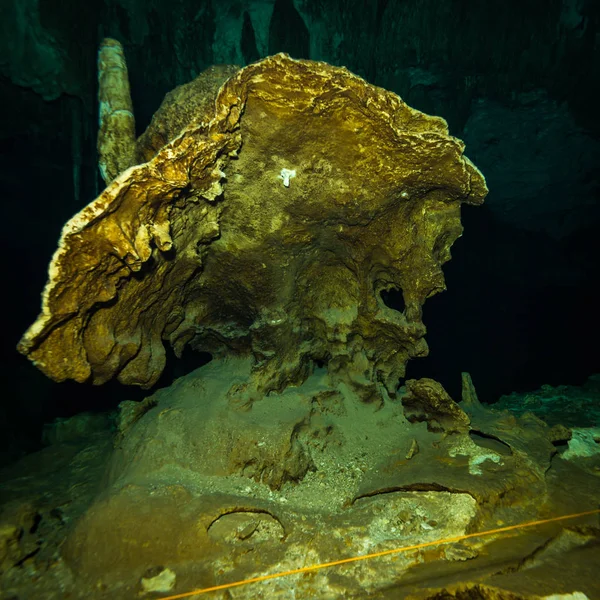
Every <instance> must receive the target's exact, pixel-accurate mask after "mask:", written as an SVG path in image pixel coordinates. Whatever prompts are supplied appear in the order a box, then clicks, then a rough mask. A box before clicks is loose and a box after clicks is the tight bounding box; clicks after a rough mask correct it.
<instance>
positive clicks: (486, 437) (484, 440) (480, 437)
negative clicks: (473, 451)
mask: <svg viewBox="0 0 600 600" xmlns="http://www.w3.org/2000/svg"><path fill="white" fill-rule="evenodd" d="M469 437H470V438H471V441H472V442H473V443H474V444H476V445H477V446H479V447H480V448H487V449H488V450H493V451H494V452H497V453H498V454H502V456H512V453H513V451H512V448H511V447H510V446H509V445H508V444H507V443H506V442H503V441H502V440H501V439H500V438H499V437H496V436H495V435H491V434H489V433H484V432H483V431H478V430H476V429H472V430H471V431H469Z"/></svg>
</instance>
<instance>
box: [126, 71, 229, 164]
mask: <svg viewBox="0 0 600 600" xmlns="http://www.w3.org/2000/svg"><path fill="white" fill-rule="evenodd" d="M239 70H240V67H237V66H235V65H214V66H211V67H208V69H205V70H204V71H202V73H200V75H198V77H196V79H194V80H193V81H190V82H189V83H186V84H184V85H180V86H178V87H176V88H175V89H174V90H173V91H171V92H169V93H168V94H167V95H166V96H165V99H164V100H163V102H162V104H161V105H160V108H159V109H158V110H157V111H156V113H154V116H153V117H152V122H151V123H150V125H149V126H148V129H146V131H145V132H144V133H143V134H142V135H141V136H140V138H139V139H138V140H137V148H136V156H137V161H138V162H140V163H142V162H147V161H149V160H151V159H152V158H154V156H155V155H156V153H157V152H158V151H159V150H160V149H161V148H162V147H163V146H166V145H167V144H168V143H169V142H170V141H171V140H174V139H175V138H176V137H177V136H178V135H179V134H181V133H182V132H183V130H184V129H191V128H194V127H196V128H197V127H206V126H207V125H208V123H209V121H210V120H211V119H212V118H213V116H214V113H215V100H216V98H217V94H218V92H219V88H220V87H221V86H222V85H223V84H224V83H225V81H226V80H227V79H229V78H230V77H232V76H233V75H235V73H237V71H239Z"/></svg>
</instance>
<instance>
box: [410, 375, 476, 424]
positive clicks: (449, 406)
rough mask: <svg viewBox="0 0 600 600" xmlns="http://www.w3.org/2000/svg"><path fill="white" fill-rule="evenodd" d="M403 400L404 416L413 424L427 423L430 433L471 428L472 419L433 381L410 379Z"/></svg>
mask: <svg viewBox="0 0 600 600" xmlns="http://www.w3.org/2000/svg"><path fill="white" fill-rule="evenodd" d="M406 389H407V391H408V393H407V394H406V395H405V396H404V397H403V398H402V404H403V405H404V414H405V415H406V418H407V419H408V420H409V421H410V422H411V423H415V422H421V421H426V422H427V429H429V431H444V432H446V433H456V432H460V431H463V432H464V431H466V430H468V428H469V424H470V419H469V417H468V416H467V415H466V413H465V412H464V411H463V410H462V409H461V408H460V407H459V406H458V404H456V402H454V400H452V398H450V396H449V395H448V392H446V390H445V389H444V388H443V387H442V386H441V384H439V383H438V382H437V381H434V380H433V379H428V378H423V379H409V380H408V381H407V382H406Z"/></svg>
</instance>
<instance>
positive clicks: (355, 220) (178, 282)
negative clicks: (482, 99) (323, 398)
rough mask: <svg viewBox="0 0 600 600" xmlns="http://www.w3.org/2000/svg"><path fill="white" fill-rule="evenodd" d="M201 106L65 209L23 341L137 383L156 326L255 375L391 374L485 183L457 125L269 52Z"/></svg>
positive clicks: (297, 378) (418, 330)
mask: <svg viewBox="0 0 600 600" xmlns="http://www.w3.org/2000/svg"><path fill="white" fill-rule="evenodd" d="M203 106H205V107H206V106H210V107H211V108H212V110H211V111H208V112H206V113H205V116H204V118H203V119H202V120H201V121H200V120H199V119H197V118H196V119H195V120H192V124H191V125H192V126H191V127H190V128H188V129H186V130H184V131H183V133H181V134H180V135H178V136H177V137H175V138H174V139H172V140H169V141H168V143H167V144H166V145H165V146H164V147H162V148H161V149H160V150H158V152H157V153H156V155H155V156H154V158H152V159H151V160H150V161H149V162H147V163H144V164H141V165H139V166H136V167H133V168H131V169H129V170H127V171H125V172H124V173H122V174H121V175H120V176H118V177H117V178H116V180H115V181H114V182H113V183H112V184H111V185H110V186H109V187H108V188H107V189H106V190H105V191H104V192H103V193H102V194H101V195H100V196H99V197H98V198H97V199H96V200H95V201H94V202H92V203H91V204H90V205H89V206H87V207H86V208H85V209H83V210H82V211H81V212H80V213H79V214H77V215H76V216H75V217H73V219H71V220H70V221H69V222H68V223H67V224H66V225H65V227H64V229H63V233H62V237H61V240H60V244H59V248H58V250H57V251H56V253H55V256H54V258H53V260H52V264H51V266H50V272H49V281H48V283H47V286H46V289H45V291H44V294H43V306H42V313H41V315H40V317H39V318H38V320H37V321H36V322H35V323H34V324H33V325H32V327H31V328H30V329H29V330H28V331H27V333H26V334H25V335H24V337H23V339H22V340H21V342H20V344H19V350H20V351H21V352H22V353H24V354H26V355H28V356H29V357H30V358H31V359H32V360H33V361H34V363H35V364H36V365H37V366H38V367H39V368H40V369H42V370H43V371H44V373H46V374H47V375H48V376H49V377H51V378H53V379H55V380H57V381H62V380H64V379H68V378H70V379H75V380H77V381H88V380H91V381H93V382H94V383H97V384H98V383H103V382H105V381H107V380H108V379H110V378H112V377H115V376H117V377H118V378H119V380H120V381H122V382H123V383H128V384H138V385H142V386H145V387H150V386H151V385H153V384H154V383H155V382H156V380H157V379H158V377H159V376H160V374H161V371H162V370H163V367H164V364H165V350H164V347H163V343H164V342H165V341H167V342H169V343H170V344H172V346H173V348H174V349H175V352H176V353H177V354H179V353H181V351H182V350H183V348H184V346H185V345H186V344H191V345H192V346H193V347H194V348H197V349H201V350H205V351H209V352H211V353H213V354H214V355H226V354H228V353H230V352H237V353H240V352H241V353H245V354H252V355H253V357H254V359H255V363H256V365H255V374H254V377H253V384H252V385H251V386H250V387H251V389H255V388H256V389H258V391H259V392H260V393H261V394H262V393H266V392H268V391H270V390H282V389H283V388H284V387H285V386H286V385H289V384H291V383H295V384H297V383H300V382H301V381H302V380H304V379H305V378H306V376H307V374H308V373H309V372H310V369H311V366H312V365H313V363H314V362H324V363H327V364H328V367H329V370H330V372H331V373H339V375H340V377H342V378H349V379H350V380H351V381H352V382H353V383H354V384H355V385H357V386H362V387H364V388H365V399H367V398H368V397H369V396H370V395H371V394H372V393H373V389H374V388H373V386H374V385H375V384H376V383H377V382H381V383H383V384H384V385H385V386H386V388H387V389H388V390H389V391H392V390H394V389H395V387H396V386H397V384H398V380H399V378H400V377H402V376H403V375H404V369H405V365H406V362H407V360H408V359H409V358H411V357H413V356H422V355H424V354H426V352H427V346H426V344H425V341H424V340H423V336H424V334H425V327H424V325H423V323H422V320H421V308H422V306H423V303H424V302H425V299H426V298H428V297H429V296H431V295H432V294H435V293H437V292H439V291H441V290H443V289H444V278H443V275H442V271H441V265H442V264H443V263H444V262H445V261H447V260H448V259H449V257H450V251H449V249H450V246H451V245H452V243H453V242H454V240H455V239H456V238H457V237H458V236H459V235H460V234H461V225H460V204H461V203H462V202H468V203H472V204H478V203H480V202H482V201H483V198H484V196H485V194H486V187H485V181H484V179H483V177H482V175H481V174H480V173H479V171H478V170H477V169H476V168H475V167H474V166H473V165H472V164H471V162H470V161H469V160H468V159H467V158H466V157H464V156H463V150H464V145H463V144H462V143H461V142H460V141H459V140H457V139H455V138H452V137H451V136H449V135H448V130H447V126H446V123H445V122H444V121H443V120H442V119H439V118H435V117H429V116H427V115H424V114H423V113H420V112H418V111H415V110H413V109H411V108H409V107H408V106H407V105H406V104H405V103H404V102H402V100H401V99H400V98H399V97H398V96H396V95H395V94H393V93H390V92H387V91H385V90H383V89H380V88H376V87H374V86H372V85H369V84H367V83H366V82H365V81H364V80H362V79H360V78H359V77H356V76H355V75H353V74H351V73H349V72H348V71H347V70H345V69H342V68H336V67H332V66H329V65H326V64H324V63H316V62H310V61H296V60H292V59H291V58H289V57H288V56H286V55H284V54H279V55H276V56H274V57H271V58H268V59H265V60H263V61H261V62H258V63H256V64H254V65H251V66H249V67H246V68H245V69H242V70H241V71H239V72H238V73H237V74H236V75H234V76H233V77H231V78H230V79H229V80H228V81H227V82H226V83H225V84H224V85H223V87H222V88H221V89H220V91H219V93H218V96H217V98H216V101H215V103H214V108H213V105H212V104H210V103H206V102H204V104H203ZM165 114H166V115H167V117H168V111H165ZM167 120H168V118H167ZM157 127H158V125H157ZM180 129H181V125H179V126H178V127H174V128H172V129H169V127H167V126H162V127H161V128H160V131H161V132H162V135H163V139H164V138H165V137H168V134H169V131H171V132H178V131H179V130H180ZM156 139H157V135H154V136H152V135H147V136H146V138H145V140H144V141H145V146H143V147H145V148H146V150H145V151H140V154H142V155H143V154H144V152H146V154H147V153H148V152H149V153H150V154H152V153H153V152H154V150H153V149H152V148H153V147H152V143H154V144H155V145H156V142H155V140H156ZM158 139H161V138H160V136H158ZM117 146H118V145H117ZM148 148H149V149H150V150H148ZM116 162H117V163H118V161H116ZM389 290H395V291H399V292H401V294H402V296H403V300H404V304H405V309H404V311H402V312H400V311H396V310H392V309H390V308H388V307H387V306H386V305H385V303H384V302H383V300H382V299H381V293H382V292H385V291H389ZM243 391H244V390H242V392H243Z"/></svg>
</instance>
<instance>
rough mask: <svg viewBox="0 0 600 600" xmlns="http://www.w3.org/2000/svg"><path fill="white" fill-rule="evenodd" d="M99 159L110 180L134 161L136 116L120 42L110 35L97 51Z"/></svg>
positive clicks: (103, 174)
mask: <svg viewBox="0 0 600 600" xmlns="http://www.w3.org/2000/svg"><path fill="white" fill-rule="evenodd" d="M98 105H99V112H100V115H99V117H100V128H99V130H98V161H99V166H100V173H101V174H102V179H104V181H105V182H106V184H109V183H110V182H111V181H112V180H113V179H114V178H115V177H116V176H117V175H118V174H119V173H121V172H122V171H124V170H125V169H127V168H129V167H131V166H133V165H134V164H135V119H134V117H133V106H132V104H131V92H130V91H129V76H128V74H127V63H126V62H125V56H124V55H123V46H122V45H121V44H120V43H119V42H118V41H117V40H113V39H111V38H107V39H105V40H103V42H102V44H101V45H100V50H99V52H98Z"/></svg>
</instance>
